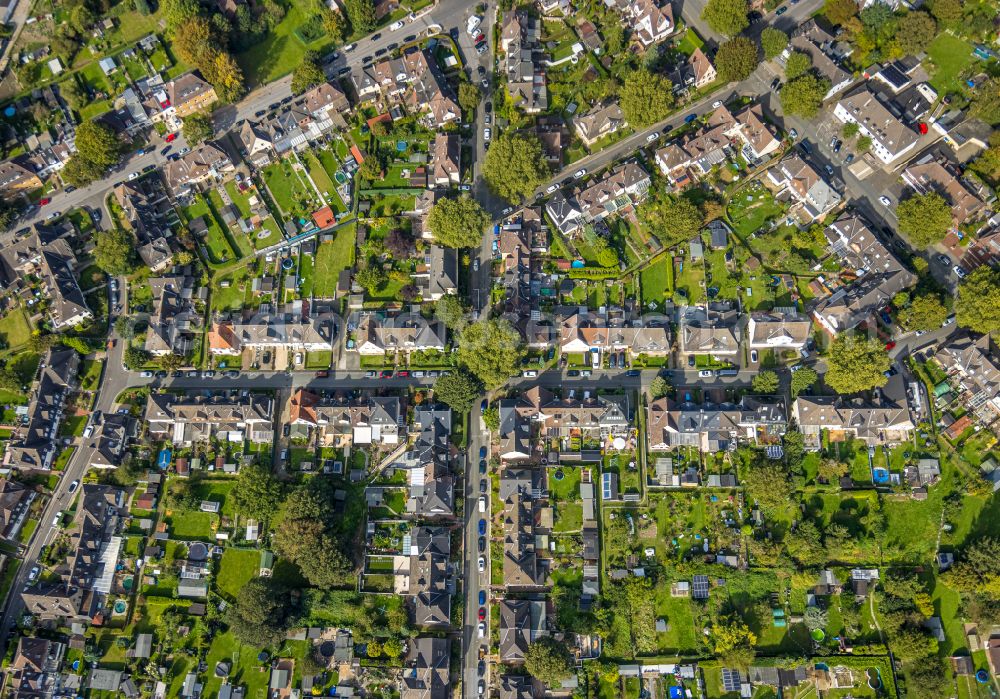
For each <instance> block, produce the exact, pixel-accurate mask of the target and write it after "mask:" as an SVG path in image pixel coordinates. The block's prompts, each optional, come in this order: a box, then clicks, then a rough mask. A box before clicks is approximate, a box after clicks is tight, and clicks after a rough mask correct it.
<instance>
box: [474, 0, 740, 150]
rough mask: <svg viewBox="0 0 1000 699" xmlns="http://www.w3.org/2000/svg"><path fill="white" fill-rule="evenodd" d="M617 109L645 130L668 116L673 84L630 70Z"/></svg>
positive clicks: (648, 74) (725, 0)
mask: <svg viewBox="0 0 1000 699" xmlns="http://www.w3.org/2000/svg"><path fill="white" fill-rule="evenodd" d="M723 1H724V2H728V1H729V0H723ZM738 1H739V0H738ZM618 106H619V107H621V110H622V114H624V115H625V120H626V121H628V123H629V125H630V126H631V127H632V128H634V129H642V128H645V127H647V126H649V125H650V124H655V123H656V122H658V121H662V120H663V119H666V118H667V115H668V114H670V110H671V108H672V107H673V106H674V93H673V85H672V84H671V82H670V80H669V79H668V78H666V77H665V76H663V75H660V74H659V73H651V72H649V71H648V70H635V71H632V72H630V73H629V74H628V75H627V76H626V77H625V84H624V85H622V87H621V89H620V90H619V92H618ZM491 150H492V148H491Z"/></svg>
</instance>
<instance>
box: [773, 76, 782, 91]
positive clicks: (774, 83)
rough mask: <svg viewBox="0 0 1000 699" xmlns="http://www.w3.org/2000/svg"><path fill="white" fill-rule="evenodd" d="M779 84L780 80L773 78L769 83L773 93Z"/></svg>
mask: <svg viewBox="0 0 1000 699" xmlns="http://www.w3.org/2000/svg"><path fill="white" fill-rule="evenodd" d="M780 84H781V78H775V79H774V80H772V81H771V91H772V92H774V91H775V90H777V89H778V85H780Z"/></svg>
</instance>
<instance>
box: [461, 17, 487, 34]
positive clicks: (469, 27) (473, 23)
mask: <svg viewBox="0 0 1000 699" xmlns="http://www.w3.org/2000/svg"><path fill="white" fill-rule="evenodd" d="M482 22H483V18H482V17H477V16H476V15H473V16H472V17H469V21H468V22H467V23H466V25H465V31H466V32H468V34H469V35H470V36H475V35H476V29H478V28H479V25H480V24H482Z"/></svg>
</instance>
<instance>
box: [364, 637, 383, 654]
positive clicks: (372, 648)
mask: <svg viewBox="0 0 1000 699" xmlns="http://www.w3.org/2000/svg"><path fill="white" fill-rule="evenodd" d="M365 653H366V654H367V655H368V657H369V658H377V657H379V656H380V655H382V644H381V643H379V642H378V641H368V645H367V646H366V647H365Z"/></svg>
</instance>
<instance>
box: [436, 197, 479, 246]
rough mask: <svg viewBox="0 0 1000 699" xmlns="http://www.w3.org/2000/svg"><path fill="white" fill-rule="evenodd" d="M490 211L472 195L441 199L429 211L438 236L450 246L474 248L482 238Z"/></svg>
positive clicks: (441, 241)
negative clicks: (486, 210) (487, 211)
mask: <svg viewBox="0 0 1000 699" xmlns="http://www.w3.org/2000/svg"><path fill="white" fill-rule="evenodd" d="M488 225H490V215H489V214H488V213H486V212H485V211H484V210H483V207H482V206H480V205H479V202H477V201H476V200H475V199H473V198H472V197H470V196H468V195H466V196H461V197H458V198H457V199H452V198H444V199H440V200H439V201H438V202H437V203H436V204H434V206H432V207H431V210H430V213H429V214H427V227H428V229H430V232H431V233H432V234H433V235H434V238H435V240H437V242H439V243H440V244H441V245H444V246H445V247H449V248H475V247H479V245H481V244H482V242H483V233H485V232H486V227H487V226H488Z"/></svg>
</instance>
